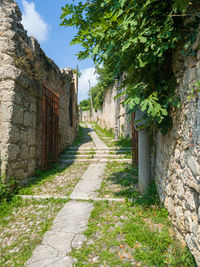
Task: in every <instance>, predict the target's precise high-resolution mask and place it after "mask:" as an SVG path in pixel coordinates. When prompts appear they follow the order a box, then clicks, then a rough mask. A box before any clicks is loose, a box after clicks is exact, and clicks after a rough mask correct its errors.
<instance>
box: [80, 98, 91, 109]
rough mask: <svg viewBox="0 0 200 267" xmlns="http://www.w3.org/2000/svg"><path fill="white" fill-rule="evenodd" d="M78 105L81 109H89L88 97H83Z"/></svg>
mask: <svg viewBox="0 0 200 267" xmlns="http://www.w3.org/2000/svg"><path fill="white" fill-rule="evenodd" d="M79 107H80V108H81V109H82V110H90V109H91V102H90V100H89V99H84V100H82V101H81V102H80V103H79Z"/></svg>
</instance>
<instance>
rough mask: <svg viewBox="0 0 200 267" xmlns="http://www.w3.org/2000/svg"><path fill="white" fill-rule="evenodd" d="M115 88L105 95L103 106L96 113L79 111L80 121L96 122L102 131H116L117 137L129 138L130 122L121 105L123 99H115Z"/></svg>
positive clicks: (124, 108)
mask: <svg viewBox="0 0 200 267" xmlns="http://www.w3.org/2000/svg"><path fill="white" fill-rule="evenodd" d="M117 92H118V91H117V86H116V85H114V86H113V87H111V88H110V89H109V90H108V91H107V92H106V94H105V97H104V101H103V105H102V107H101V109H100V110H97V111H96V112H95V111H94V110H93V111H92V112H90V111H81V116H80V117H81V121H82V122H90V121H96V122H97V123H98V124H99V126H100V127H102V128H103V129H108V130H109V129H112V130H113V132H114V131H115V129H116V127H117V128H118V129H119V130H118V137H120V136H123V137H124V138H130V137H131V121H130V118H129V115H128V113H127V109H126V107H124V106H123V105H122V102H123V99H122V97H121V98H116V99H115V96H116V95H117V94H118V93H117Z"/></svg>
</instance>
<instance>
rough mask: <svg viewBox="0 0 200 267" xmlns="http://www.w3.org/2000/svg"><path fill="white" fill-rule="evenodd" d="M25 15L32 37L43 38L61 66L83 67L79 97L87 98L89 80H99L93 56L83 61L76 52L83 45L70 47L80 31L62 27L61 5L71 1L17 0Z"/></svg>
mask: <svg viewBox="0 0 200 267" xmlns="http://www.w3.org/2000/svg"><path fill="white" fill-rule="evenodd" d="M15 1H16V2H17V3H18V5H19V8H20V10H21V12H22V14H23V16H22V24H23V25H24V28H25V29H26V30H27V31H28V35H29V36H34V37H36V39H37V40H38V41H39V43H40V45H41V48H42V49H43V50H44V52H45V53H46V55H47V56H48V57H50V58H52V59H53V60H54V62H55V63H56V64H57V65H58V66H59V67H60V68H65V67H71V68H76V66H77V65H78V66H79V69H80V70H81V73H82V75H81V78H80V79H79V100H82V99H85V98H87V95H88V89H89V88H88V79H90V80H91V84H92V86H94V85H95V84H96V82H97V77H96V75H94V64H93V61H92V59H88V60H84V61H79V60H78V58H77V56H76V53H78V51H79V50H80V49H81V47H80V46H79V45H73V46H70V41H71V40H72V38H73V36H74V35H75V33H76V30H75V29H73V28H71V27H70V28H69V27H67V28H65V27H61V26H59V24H60V15H61V13H62V10H61V7H62V6H64V5H65V4H66V3H68V0H58V1H57V0H48V1H44V0H15Z"/></svg>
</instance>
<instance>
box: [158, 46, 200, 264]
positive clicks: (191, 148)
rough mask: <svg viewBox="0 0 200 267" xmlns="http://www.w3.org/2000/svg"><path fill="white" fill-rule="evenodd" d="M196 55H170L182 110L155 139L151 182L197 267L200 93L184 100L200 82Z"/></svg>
mask: <svg viewBox="0 0 200 267" xmlns="http://www.w3.org/2000/svg"><path fill="white" fill-rule="evenodd" d="M196 47H197V46H196ZM196 52H197V56H188V57H186V56H183V55H182V54H181V53H180V51H176V52H174V55H173V64H172V66H173V71H174V74H175V76H176V79H177V82H178V88H177V94H178V95H179V96H180V99H181V103H182V107H181V109H180V110H179V111H177V110H176V111H174V112H173V114H172V115H173V118H174V126H173V129H172V131H171V132H170V133H169V134H168V135H167V136H162V135H161V134H157V136H156V161H155V179H156V183H157V185H158V191H159V195H160V198H161V200H162V202H163V203H164V205H165V206H166V207H167V209H168V211H169V214H170V216H171V218H172V222H173V224H174V226H175V227H176V229H177V234H178V236H179V237H181V238H182V239H183V238H184V239H183V240H186V242H187V245H188V247H189V249H190V251H191V252H192V253H193V255H194V256H195V259H196V262H197V264H198V266H200V223H199V222H200V93H196V94H195V97H193V98H192V99H190V100H189V99H188V95H189V92H190V91H191V90H192V88H193V86H194V83H195V82H196V81H197V80H198V79H200V50H199V51H196Z"/></svg>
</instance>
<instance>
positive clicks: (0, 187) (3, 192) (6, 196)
mask: <svg viewBox="0 0 200 267" xmlns="http://www.w3.org/2000/svg"><path fill="white" fill-rule="evenodd" d="M18 190H19V186H18V183H17V181H16V180H15V179H13V178H10V179H9V180H8V181H2V178H1V179H0V202H1V201H2V202H3V201H9V200H10V199H11V198H12V195H13V194H15V193H16V192H17V191H18Z"/></svg>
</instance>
